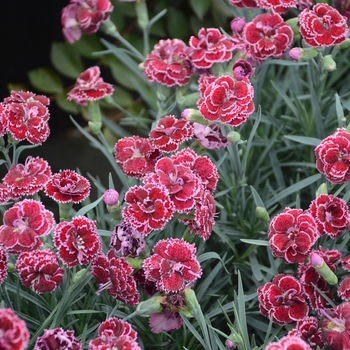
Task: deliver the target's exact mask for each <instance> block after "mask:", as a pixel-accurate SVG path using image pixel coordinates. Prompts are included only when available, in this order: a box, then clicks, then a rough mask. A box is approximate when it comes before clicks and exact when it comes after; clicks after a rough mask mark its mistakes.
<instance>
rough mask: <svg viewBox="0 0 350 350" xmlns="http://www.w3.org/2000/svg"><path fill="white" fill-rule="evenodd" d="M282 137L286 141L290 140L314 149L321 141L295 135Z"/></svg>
mask: <svg viewBox="0 0 350 350" xmlns="http://www.w3.org/2000/svg"><path fill="white" fill-rule="evenodd" d="M284 137H285V138H286V139H288V140H292V141H295V142H298V143H302V144H303V145H308V146H312V147H316V146H318V145H319V144H320V142H321V140H320V139H317V138H316V137H306V136H295V135H284Z"/></svg>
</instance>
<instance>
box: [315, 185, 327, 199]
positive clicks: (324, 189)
mask: <svg viewBox="0 0 350 350" xmlns="http://www.w3.org/2000/svg"><path fill="white" fill-rule="evenodd" d="M321 194H328V190H327V185H326V184H325V183H323V184H322V185H321V186H320V187H319V188H318V189H317V191H316V197H318V196H319V195H321Z"/></svg>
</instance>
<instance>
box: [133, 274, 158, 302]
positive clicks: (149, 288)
mask: <svg viewBox="0 0 350 350" xmlns="http://www.w3.org/2000/svg"><path fill="white" fill-rule="evenodd" d="M132 276H133V277H134V278H135V281H136V283H137V284H138V285H139V286H140V287H141V288H142V289H143V290H144V291H145V293H146V294H147V295H148V296H150V297H151V296H152V295H154V294H156V293H157V292H158V289H157V284H156V282H153V281H149V280H148V279H146V277H145V271H144V269H143V268H141V269H138V270H137V271H136V272H135V273H134V274H133V275H132Z"/></svg>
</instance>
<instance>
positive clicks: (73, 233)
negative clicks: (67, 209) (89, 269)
mask: <svg viewBox="0 0 350 350" xmlns="http://www.w3.org/2000/svg"><path fill="white" fill-rule="evenodd" d="M54 244H55V247H56V248H57V249H58V255H59V257H60V259H61V260H62V261H63V263H64V264H65V265H66V266H68V267H69V268H72V267H74V266H77V265H79V264H80V265H85V264H88V263H89V262H91V261H92V260H93V259H94V258H95V256H97V255H98V254H99V253H100V252H101V249H102V241H101V237H100V236H99V235H98V233H97V227H96V222H95V221H94V220H91V219H88V218H86V217H85V216H76V217H75V218H73V220H72V221H71V222H68V221H62V222H60V223H58V224H57V226H56V228H55V236H54Z"/></svg>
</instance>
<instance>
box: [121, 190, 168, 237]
mask: <svg viewBox="0 0 350 350" xmlns="http://www.w3.org/2000/svg"><path fill="white" fill-rule="evenodd" d="M125 203H126V204H127V206H126V207H124V209H123V217H124V220H125V221H126V222H128V223H130V224H131V225H132V226H133V227H134V228H135V229H136V230H138V231H139V232H141V233H143V234H145V235H148V234H149V233H150V232H151V231H152V230H161V229H162V228H163V227H164V226H165V224H166V223H167V222H168V221H169V220H170V219H171V218H172V216H173V213H174V205H173V203H172V201H171V199H170V197H169V193H168V191H167V190H166V189H165V187H163V186H162V185H153V184H146V185H145V186H133V187H131V188H129V190H128V191H127V192H126V194H125Z"/></svg>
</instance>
